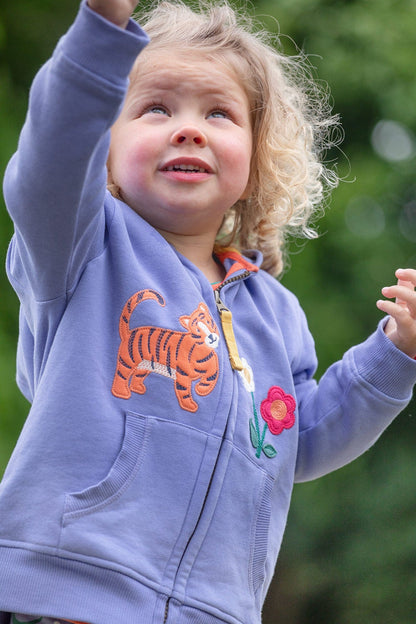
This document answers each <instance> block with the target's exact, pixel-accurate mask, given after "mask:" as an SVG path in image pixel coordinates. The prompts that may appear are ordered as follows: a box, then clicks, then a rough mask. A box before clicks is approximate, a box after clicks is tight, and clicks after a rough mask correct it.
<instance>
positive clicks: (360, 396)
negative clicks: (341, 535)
mask: <svg viewBox="0 0 416 624" xmlns="http://www.w3.org/2000/svg"><path fill="white" fill-rule="evenodd" d="M384 324H385V319H384V320H382V321H381V322H380V323H379V326H378V328H377V331H376V332H374V333H373V334H372V335H371V336H370V337H369V338H368V339H367V340H366V341H365V342H363V343H362V344H360V345H357V346H355V347H353V348H352V349H350V350H348V351H347V352H346V353H345V355H344V357H343V358H342V360H340V361H339V362H337V363H336V364H334V365H332V366H331V367H330V368H329V369H328V370H327V371H326V372H325V373H324V375H323V376H322V378H321V379H320V381H319V384H318V383H316V382H315V381H314V380H313V379H312V376H311V375H312V373H313V369H314V363H313V362H311V363H309V362H308V361H307V359H306V360H305V361H304V362H303V363H302V365H301V366H300V367H299V368H298V370H297V372H295V375H294V377H295V383H296V393H297V400H298V406H299V446H298V456H297V464H296V474H295V479H296V481H298V482H299V481H309V480H311V479H315V478H317V477H320V476H322V475H324V474H327V473H329V472H331V471H333V470H336V469H338V468H340V467H341V466H344V465H345V464H347V463H349V462H351V461H352V460H353V459H355V458H356V457H358V456H359V455H361V454H362V453H364V452H365V451H366V450H367V449H368V448H370V447H371V446H372V445H373V444H374V442H375V441H376V440H377V438H378V437H379V436H380V435H381V433H382V432H383V431H384V430H385V429H386V427H388V425H389V424H390V423H391V422H392V421H393V420H394V418H395V417H396V416H397V415H398V414H399V413H400V412H401V411H402V410H403V409H404V407H405V406H406V405H407V404H408V402H409V401H410V399H411V397H412V389H413V386H414V384H415V381H416V361H414V360H412V359H411V358H410V357H408V356H407V355H406V354H404V353H403V352H402V351H400V350H399V349H397V348H396V347H395V345H394V344H393V343H392V342H391V340H389V339H388V338H387V336H386V335H385V333H384V330H383V327H384ZM303 327H304V329H303V332H304V336H303V343H304V345H305V346H306V347H307V348H306V349H304V350H303V352H304V353H309V354H311V353H314V349H313V342H312V338H311V337H310V334H309V331H308V330H307V328H306V321H304V322H303ZM314 357H315V356H313V359H314ZM314 361H315V360H314Z"/></svg>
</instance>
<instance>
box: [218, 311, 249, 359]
mask: <svg viewBox="0 0 416 624" xmlns="http://www.w3.org/2000/svg"><path fill="white" fill-rule="evenodd" d="M221 325H222V330H223V332H224V336H225V342H226V343H227V349H228V355H229V357H230V362H231V366H232V367H233V368H234V370H243V368H244V366H243V363H242V361H241V358H240V356H239V354H238V347H237V342H236V339H235V335H234V330H233V316H232V314H231V312H230V310H224V308H223V309H222V310H221Z"/></svg>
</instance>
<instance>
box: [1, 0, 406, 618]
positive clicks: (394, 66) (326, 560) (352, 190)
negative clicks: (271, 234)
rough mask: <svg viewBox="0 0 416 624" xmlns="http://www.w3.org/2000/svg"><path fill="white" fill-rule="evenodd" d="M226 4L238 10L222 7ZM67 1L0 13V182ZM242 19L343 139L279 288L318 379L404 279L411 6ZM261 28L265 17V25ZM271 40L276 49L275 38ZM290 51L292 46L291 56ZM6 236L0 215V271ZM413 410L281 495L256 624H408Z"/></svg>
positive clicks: (5, 407)
mask: <svg viewBox="0 0 416 624" xmlns="http://www.w3.org/2000/svg"><path fill="white" fill-rule="evenodd" d="M236 1H239V0H236ZM77 8H78V3H77V2H76V0H61V1H60V2H59V3H56V2H52V0H17V1H16V2H14V3H9V4H7V5H6V4H5V3H3V4H2V5H1V7H0V51H1V57H0V132H1V137H2V141H1V143H0V168H1V170H2V171H3V170H4V167H5V166H6V163H7V160H8V159H9V157H10V155H11V154H12V152H13V151H14V149H15V147H16V142H17V137H18V132H19V129H20V127H21V124H22V122H23V118H24V113H25V108H26V101H27V91H28V88H29V84H30V81H31V80H32V77H33V75H34V73H35V71H36V70H37V69H38V67H39V66H40V64H41V63H42V62H43V61H44V60H46V58H47V57H48V56H49V55H50V53H51V51H52V49H53V47H54V45H55V43H56V40H57V39H58V37H59V36H60V35H61V34H62V33H63V32H64V31H65V29H66V28H67V26H68V25H69V24H70V23H71V21H72V19H73V17H74V15H75V12H76V11H77ZM250 12H252V13H253V14H255V15H256V16H257V17H258V20H259V21H260V22H261V24H263V25H264V26H265V27H266V28H267V29H268V30H270V31H272V32H274V33H276V34H277V33H280V32H281V33H285V36H281V45H282V46H283V48H284V50H285V51H286V52H287V53H288V54H296V52H297V47H296V46H299V48H301V49H303V50H304V51H305V52H306V53H307V54H309V55H311V56H310V61H311V63H312V64H313V65H314V66H315V68H316V69H315V73H316V75H317V76H318V77H319V79H320V80H322V81H327V82H328V83H329V85H330V87H331V92H332V98H333V101H334V110H335V112H336V113H339V114H340V116H341V119H342V123H343V127H344V129H345V135H346V138H345V141H344V144H343V152H341V151H339V152H338V153H337V154H332V153H331V154H328V158H329V159H332V158H334V157H335V158H337V161H338V164H337V167H338V171H339V173H340V175H341V177H343V178H344V180H345V181H344V182H342V183H341V185H340V187H339V188H338V189H337V190H336V191H335V192H334V194H333V199H332V202H331V205H330V207H329V209H328V210H327V212H326V216H325V217H324V218H323V219H322V220H321V221H320V222H319V231H320V232H321V237H320V238H319V239H318V240H316V241H313V242H308V243H306V244H304V243H303V242H299V241H293V242H292V244H291V255H290V259H291V269H290V271H288V272H287V273H286V274H285V275H284V277H283V282H284V283H285V285H287V286H288V287H289V288H290V289H291V290H293V291H294V292H295V293H296V294H297V295H298V297H299V298H300V300H301V303H302V305H303V307H304V309H305V311H306V313H307V316H308V319H309V323H310V327H311V330H312V333H313V334H314V336H315V338H316V341H317V351H318V356H319V360H320V367H319V373H321V372H322V371H323V370H325V368H326V367H327V366H328V365H329V364H330V363H331V362H333V361H334V360H335V359H338V358H339V357H340V356H341V355H342V353H343V352H344V351H345V350H346V349H347V348H348V347H349V346H351V345H352V344H353V343H355V342H358V341H361V340H363V339H365V337H366V336H367V335H368V334H369V333H370V332H371V331H373V329H374V327H375V325H376V323H377V321H378V320H379V318H380V314H379V312H378V311H377V309H376V308H375V301H376V299H377V298H378V297H379V296H380V295H379V291H380V288H381V287H382V286H383V285H386V284H390V283H392V281H393V280H394V276H393V273H394V269H395V268H397V267H399V266H413V267H416V184H415V181H414V166H415V139H414V136H415V133H416V107H415V106H414V104H413V103H414V102H415V101H416V81H415V79H414V65H413V54H412V50H413V49H412V47H411V46H412V44H413V43H415V37H416V35H415V31H414V24H415V23H416V4H415V3H414V2H413V0H378V2H377V3H375V2H374V1H372V0H280V1H279V3H278V4H276V3H275V2H272V0H257V1H254V0H253V6H252V7H250ZM268 16H271V17H268ZM286 35H287V36H286ZM294 42H296V44H295V43H294ZM11 233H12V225H11V223H10V220H9V218H8V216H7V213H6V210H5V209H4V206H3V205H2V206H0V261H1V262H2V263H3V264H4V261H5V256H6V249H7V242H8V240H9V238H10V236H11ZM0 293H1V296H0V345H1V349H0V375H1V379H2V383H1V386H0V430H1V437H0V472H1V471H2V470H3V469H4V467H5V465H6V463H7V460H8V457H9V455H10V453H11V451H12V448H13V445H14V443H15V440H16V438H17V436H18V432H19V430H20V428H21V426H22V424H23V422H24V418H25V415H26V412H27V405H26V402H25V400H24V399H23V398H22V397H21V396H20V395H19V393H18V391H17V388H16V386H15V384H14V373H15V371H14V360H15V347H16V336H17V314H18V306H17V300H16V297H15V295H14V294H13V292H12V289H11V287H10V286H9V284H8V282H7V280H6V277H5V274H4V272H2V273H0ZM414 410H415V404H414V403H412V404H411V405H410V406H409V408H407V409H406V410H405V411H404V413H403V414H402V415H401V416H400V417H399V418H398V419H397V420H396V422H395V423H394V424H393V425H392V426H391V427H390V428H389V430H388V431H387V432H386V433H385V434H384V436H383V437H382V438H381V440H380V441H379V442H378V443H377V445H376V446H375V447H374V448H373V449H371V450H370V451H369V452H368V453H367V454H365V455H364V456H363V457H361V458H360V459H359V460H357V461H355V462H354V463H352V464H350V465H349V466H347V467H345V468H343V469H342V470H339V471H337V472H335V473H333V474H331V475H328V476H327V477H324V478H322V479H320V480H318V481H314V482H311V483H308V484H302V485H298V486H296V488H295V492H294V498H293V504H292V508H291V512H290V516H289V523H288V528H287V532H286V536H285V540H284V544H283V548H282V552H281V557H280V559H279V563H278V566H277V572H276V576H275V580H274V581H273V584H272V587H271V589H270V592H269V596H268V599H267V603H266V606H265V610H264V622H265V624H272V623H275V622H279V624H306V623H307V624H315V623H318V622H319V624H322V622H324V623H325V624H351V622H365V623H366V624H379V623H380V622H383V624H390V623H391V624H393V623H394V624H413V622H414V620H415V615H416V580H415V579H416V575H415V568H416V529H415V528H414V525H415V520H416V502H415V498H414V496H413V484H414V481H415V477H416V468H415V465H414V461H413V446H414V443H415V441H416V427H415V424H414V418H412V414H414Z"/></svg>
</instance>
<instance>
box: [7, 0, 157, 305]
mask: <svg viewBox="0 0 416 624" xmlns="http://www.w3.org/2000/svg"><path fill="white" fill-rule="evenodd" d="M147 41H148V38H147V36H146V35H145V33H144V32H143V31H142V30H141V29H140V28H139V27H138V26H137V24H136V23H135V22H133V21H130V23H129V25H128V27H127V29H126V30H122V29H120V28H118V27H117V26H114V25H113V24H111V23H110V22H108V21H106V20H105V19H103V18H102V17H100V16H99V15H97V14H96V13H95V12H93V11H91V10H90V9H89V8H88V7H87V5H86V2H84V3H83V4H82V5H81V7H80V10H79V13H78V15H77V17H76V19H75V22H74V23H73V25H72V26H71V28H70V29H69V31H68V32H67V34H66V35H65V36H64V37H63V38H62V39H61V40H60V41H59V43H58V45H57V47H56V49H55V52H54V54H53V56H52V58H51V59H50V60H49V61H48V62H47V63H46V64H45V65H44V66H43V67H42V68H41V70H40V71H39V73H38V75H37V76H36V78H35V80H34V82H33V85H32V88H31V91H30V96H29V108H28V114H27V118H26V121H25V124H24V127H23V129H22V132H21V136H20V140H19V144H18V149H17V152H16V154H15V155H14V156H13V157H12V159H11V161H10V163H9V165H8V168H7V170H6V174H5V179H4V196H5V200H6V205H7V208H8V211H9V213H10V216H11V218H12V219H13V222H14V226H15V234H14V237H13V239H12V242H11V245H10V248H9V254H8V265H7V269H8V275H9V278H10V280H11V282H12V284H13V286H14V288H15V290H16V291H17V293H18V295H19V296H20V298H21V299H24V298H25V297H27V296H28V294H27V293H28V291H30V296H31V297H32V298H33V299H35V300H36V301H38V302H44V301H48V300H49V301H50V300H52V299H57V298H59V297H65V296H66V294H67V293H68V292H69V291H70V290H71V289H72V288H73V286H74V284H75V283H76V282H77V280H78V278H79V276H80V274H81V272H82V270H83V268H84V267H85V264H86V262H88V261H89V260H90V259H91V258H93V257H95V256H96V255H97V254H98V253H100V251H101V249H102V247H103V245H104V233H105V218H104V210H103V205H104V197H105V191H106V166H105V165H106V159H107V153H108V147H109V129H110V127H111V125H112V124H113V122H114V121H115V119H116V117H117V114H118V112H119V110H120V107H121V105H122V103H123V99H124V96H125V93H126V89H127V85H128V75H129V73H130V70H131V67H132V65H133V63H134V61H135V59H136V58H137V55H138V54H139V52H140V51H141V49H142V48H143V47H144V46H145V45H146V43H147Z"/></svg>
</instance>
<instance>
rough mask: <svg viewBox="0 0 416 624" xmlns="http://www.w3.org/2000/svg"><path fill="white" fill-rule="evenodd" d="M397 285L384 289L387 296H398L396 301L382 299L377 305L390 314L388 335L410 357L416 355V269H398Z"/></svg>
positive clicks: (383, 291)
mask: <svg viewBox="0 0 416 624" xmlns="http://www.w3.org/2000/svg"><path fill="white" fill-rule="evenodd" d="M396 277H397V280H398V281H397V285H396V286H386V287H385V288H383V289H382V291H381V292H382V293H383V295H384V296H385V297H389V298H393V297H396V302H395V303H393V301H386V300H380V301H377V307H378V308H379V309H380V310H382V311H383V312H385V313H386V314H389V315H390V317H391V318H390V319H389V321H388V323H387V325H386V327H385V328H384V331H385V333H386V335H387V336H388V337H389V338H390V340H392V341H393V342H394V344H395V345H396V347H398V348H399V349H401V350H402V351H403V352H404V353H406V354H407V355H409V356H410V357H412V358H414V357H416V292H415V286H416V270H415V269H398V270H397V271H396Z"/></svg>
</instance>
